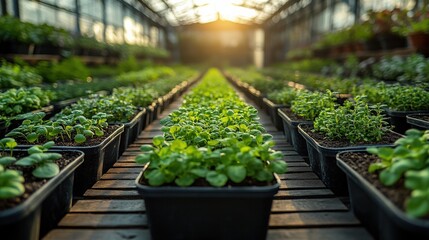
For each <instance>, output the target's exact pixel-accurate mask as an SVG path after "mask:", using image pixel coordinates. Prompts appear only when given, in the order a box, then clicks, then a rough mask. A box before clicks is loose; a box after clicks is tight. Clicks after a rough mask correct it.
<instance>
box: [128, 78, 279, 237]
mask: <svg viewBox="0 0 429 240" xmlns="http://www.w3.org/2000/svg"><path fill="white" fill-rule="evenodd" d="M161 124H163V125H164V127H163V131H164V135H163V136H156V137H155V138H154V139H153V146H152V145H143V146H141V150H142V152H143V153H142V154H140V155H138V156H137V157H136V162H138V163H143V164H146V165H145V167H144V169H143V171H142V172H141V173H140V175H139V176H138V178H137V179H136V185H137V189H138V191H139V192H140V194H141V195H142V196H143V198H144V199H145V207H146V212H147V215H148V223H149V228H150V231H151V236H152V238H153V239H174V238H183V239H208V238H215V239H227V238H231V239H265V237H266V232H267V226H268V220H269V215H270V209H271V204H272V199H273V195H274V194H275V193H276V192H277V190H278V187H279V180H278V178H277V177H276V175H275V173H283V172H285V170H286V163H285V162H284V161H283V160H282V158H283V156H282V154H281V153H279V152H275V151H273V150H272V149H271V147H272V146H273V145H274V142H273V141H272V140H271V138H272V137H271V136H270V135H267V134H264V133H263V131H264V129H263V128H262V126H261V124H260V123H259V122H258V117H257V111H256V109H255V108H253V107H251V106H248V105H247V104H245V103H244V102H243V101H242V100H240V99H239V97H238V96H237V95H236V94H235V93H234V91H233V90H232V89H231V88H229V87H228V85H227V83H226V81H225V80H224V79H223V78H222V75H221V74H220V73H219V72H218V71H215V70H211V71H209V72H208V73H207V75H206V76H205V77H204V78H203V80H202V83H201V85H199V86H197V87H196V88H195V89H194V90H193V91H192V93H190V94H189V95H187V96H185V103H184V104H183V105H182V107H180V108H179V109H178V110H176V111H174V112H172V113H171V114H170V115H169V116H168V117H167V118H165V119H163V120H162V122H161ZM243 226H245V228H243Z"/></svg>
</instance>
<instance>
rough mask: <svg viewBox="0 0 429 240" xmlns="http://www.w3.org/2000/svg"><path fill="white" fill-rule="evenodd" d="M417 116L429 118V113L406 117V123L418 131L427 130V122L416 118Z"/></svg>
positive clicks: (428, 126) (428, 128) (428, 123)
mask: <svg viewBox="0 0 429 240" xmlns="http://www.w3.org/2000/svg"><path fill="white" fill-rule="evenodd" d="M417 116H429V113H421V114H410V115H407V123H408V124H410V125H411V127H413V128H417V129H420V130H429V122H428V121H425V120H423V119H420V118H417Z"/></svg>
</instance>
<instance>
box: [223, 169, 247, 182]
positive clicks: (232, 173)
mask: <svg viewBox="0 0 429 240" xmlns="http://www.w3.org/2000/svg"><path fill="white" fill-rule="evenodd" d="M226 173H227V175H228V177H229V178H230V179H231V180H232V181H233V182H235V183H240V182H242V181H243V180H244V179H245V178H246V173H247V172H246V168H245V167H244V166H228V167H227V168H226Z"/></svg>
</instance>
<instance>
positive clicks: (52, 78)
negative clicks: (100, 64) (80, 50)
mask: <svg viewBox="0 0 429 240" xmlns="http://www.w3.org/2000/svg"><path fill="white" fill-rule="evenodd" d="M35 69H36V71H37V72H38V73H39V74H40V75H41V76H42V77H43V81H44V82H47V83H56V82H59V81H64V80H74V81H84V82H85V81H86V80H87V78H88V77H89V76H90V72H89V69H88V68H87V67H86V66H85V64H84V63H83V61H82V60H81V59H80V58H79V57H70V58H67V59H65V60H62V61H60V62H58V63H56V62H48V61H42V62H40V63H38V64H37V65H36V66H35Z"/></svg>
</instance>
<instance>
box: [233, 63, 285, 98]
mask: <svg viewBox="0 0 429 240" xmlns="http://www.w3.org/2000/svg"><path fill="white" fill-rule="evenodd" d="M227 72H228V74H230V75H232V76H234V77H236V78H238V79H239V80H240V81H242V82H245V83H248V84H249V85H251V86H252V87H254V88H256V89H257V90H259V91H261V92H262V93H263V94H265V95H266V94H268V93H270V92H273V91H275V90H277V89H281V88H283V87H285V86H286V84H287V83H286V81H285V79H284V78H283V79H282V80H281V81H278V80H274V79H273V78H271V77H267V76H264V74H262V73H260V72H259V71H258V70H257V69H256V68H228V69H227Z"/></svg>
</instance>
